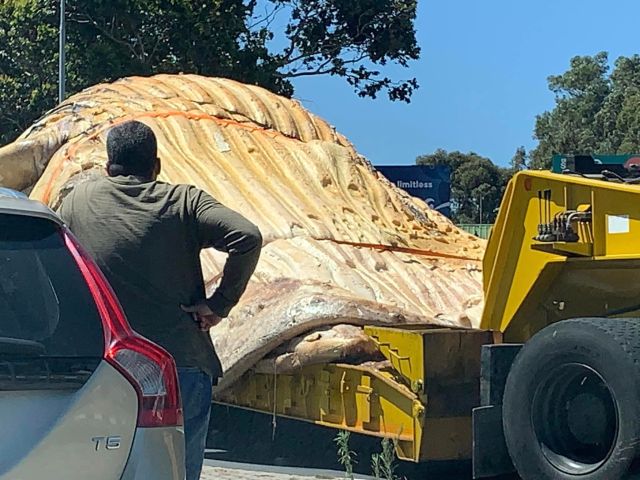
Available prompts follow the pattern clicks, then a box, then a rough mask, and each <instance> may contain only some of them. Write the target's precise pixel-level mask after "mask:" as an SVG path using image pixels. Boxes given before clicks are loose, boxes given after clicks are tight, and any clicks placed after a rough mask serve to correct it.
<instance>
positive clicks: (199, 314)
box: [180, 300, 223, 332]
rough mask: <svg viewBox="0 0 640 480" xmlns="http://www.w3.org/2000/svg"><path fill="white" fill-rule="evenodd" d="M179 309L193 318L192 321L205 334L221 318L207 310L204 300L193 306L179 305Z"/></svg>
mask: <svg viewBox="0 0 640 480" xmlns="http://www.w3.org/2000/svg"><path fill="white" fill-rule="evenodd" d="M180 308H182V310H184V311H185V312H187V313H190V314H191V315H192V316H193V319H194V320H195V321H196V322H197V323H198V325H199V327H200V330H202V331H204V332H206V331H208V330H209V329H210V328H212V327H215V326H216V325H218V324H219V323H220V322H221V321H222V320H223V318H222V317H219V316H218V315H216V314H215V313H213V311H212V310H211V309H210V308H209V305H207V302H205V301H204V300H201V301H199V302H198V303H196V304H195V305H180Z"/></svg>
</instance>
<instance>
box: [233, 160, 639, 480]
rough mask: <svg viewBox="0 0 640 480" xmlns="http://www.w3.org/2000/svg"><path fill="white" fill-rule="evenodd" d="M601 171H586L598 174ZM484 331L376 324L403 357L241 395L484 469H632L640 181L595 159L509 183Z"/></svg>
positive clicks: (591, 476) (289, 377)
mask: <svg viewBox="0 0 640 480" xmlns="http://www.w3.org/2000/svg"><path fill="white" fill-rule="evenodd" d="M585 172H587V173H585ZM483 268H484V300H485V307H484V312H483V316H482V325H481V329H480V330H463V329H450V328H421V329H411V328H405V327H402V328H381V327H366V328H365V330H366V332H367V333H368V335H370V336H371V338H373V339H374V340H375V342H376V343H377V345H378V347H379V350H380V352H381V353H382V354H383V355H384V356H385V357H386V358H387V360H388V361H389V362H390V364H391V365H392V368H387V369H384V370H379V369H375V368H370V367H367V366H356V365H345V364H325V365H317V366H309V367H306V368H303V369H302V370H301V371H299V372H297V373H295V374H286V375H285V374H280V375H267V374H257V373H256V374H253V375H250V376H246V377H245V378H244V379H243V380H241V381H240V382H238V383H237V384H236V385H235V386H234V388H233V391H232V392H231V394H230V396H229V397H228V398H230V399H231V400H230V402H229V403H230V404H231V405H233V406H236V407H242V408H247V409H251V410H255V411H259V412H264V413H269V414H275V415H279V416H284V417H289V418H293V419H299V420H305V421H310V422H314V423H316V424H318V425H324V426H329V427H335V428H338V429H345V430H349V431H352V432H358V433H363V434H368V435H374V436H379V437H388V438H391V439H394V440H396V445H397V454H398V456H399V457H400V458H401V459H405V460H410V461H414V462H421V461H430V460H455V459H470V458H471V459H473V462H472V464H473V474H474V478H485V477H490V476H494V475H498V474H504V473H509V472H513V471H517V472H518V474H519V475H520V476H521V477H522V478H523V479H525V480H529V479H531V480H533V479H535V480H543V479H567V480H568V479H582V480H615V479H618V478H623V477H624V475H625V474H626V472H627V471H628V469H629V466H630V464H631V462H632V460H633V459H634V458H635V457H636V454H637V453H638V449H639V447H640V321H639V320H636V319H634V318H632V317H633V315H634V314H637V312H638V311H640V180H639V179H636V178H632V175H625V172H622V171H619V170H615V169H612V168H610V167H609V166H607V165H597V164H595V163H593V162H592V164H591V165H590V167H589V168H587V169H584V170H583V171H565V172H564V173H562V174H560V173H552V172H542V171H525V172H521V173H518V174H516V175H515V176H514V177H513V179H512V180H511V181H510V183H509V185H508V187H507V189H506V192H505V195H504V198H503V200H502V205H501V207H500V211H499V215H498V218H497V220H496V223H495V226H494V228H493V231H492V233H491V237H490V239H489V243H488V247H487V250H486V254H485V257H484V265H483Z"/></svg>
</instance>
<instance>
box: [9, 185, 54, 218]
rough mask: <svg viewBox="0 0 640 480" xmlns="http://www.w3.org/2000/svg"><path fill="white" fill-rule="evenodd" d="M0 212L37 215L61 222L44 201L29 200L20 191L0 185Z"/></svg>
mask: <svg viewBox="0 0 640 480" xmlns="http://www.w3.org/2000/svg"><path fill="white" fill-rule="evenodd" d="M0 213H4V214H9V215H24V216H27V217H38V218H45V219H47V220H51V221H53V222H55V223H57V224H60V225H61V224H62V220H61V219H60V217H58V215H56V214H55V213H54V212H53V210H51V209H50V208H49V207H47V206H46V205H45V204H44V203H41V202H38V201H36V200H31V199H29V197H27V196H26V195H25V194H24V193H22V192H17V191H15V190H11V189H9V188H3V187H0Z"/></svg>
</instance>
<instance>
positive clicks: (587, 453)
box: [503, 318, 640, 480]
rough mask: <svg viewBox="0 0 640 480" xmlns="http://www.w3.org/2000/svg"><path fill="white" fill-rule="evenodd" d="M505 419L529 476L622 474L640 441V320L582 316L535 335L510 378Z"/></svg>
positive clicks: (603, 479) (599, 478)
mask: <svg viewBox="0 0 640 480" xmlns="http://www.w3.org/2000/svg"><path fill="white" fill-rule="evenodd" d="M503 424H504V433H505V439H506V443H507V447H508V450H509V454H510V456H511V458H512V460H513V463H514V465H515V467H516V469H517V471H518V473H519V474H520V476H521V477H522V478H523V479H524V480H543V479H554V480H555V479H558V480H573V479H580V480H616V479H620V478H622V477H623V476H624V475H625V474H626V472H627V470H628V469H629V466H630V464H631V462H632V461H633V459H634V457H635V455H636V453H637V451H638V442H639V441H640V319H638V320H631V319H603V318H580V319H575V320H566V321H563V322H558V323H555V324H553V325H550V326H548V327H547V328H545V329H543V330H541V331H540V332H539V333H537V334H536V335H535V336H534V337H533V338H531V339H530V340H529V342H527V343H526V344H525V345H524V347H523V348H522V350H521V351H520V353H519V354H518V356H517V357H516V359H515V361H514V363H513V366H512V368H511V371H510V372H509V376H508V377H507V383H506V386H505V392H504V398H503Z"/></svg>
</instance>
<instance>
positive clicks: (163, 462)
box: [121, 427, 185, 480]
mask: <svg viewBox="0 0 640 480" xmlns="http://www.w3.org/2000/svg"><path fill="white" fill-rule="evenodd" d="M184 475H185V473H184V430H183V429H182V427H168V428H138V430H137V431H136V436H135V438H134V441H133V447H132V449H131V455H130V456H129V461H128V462H127V466H126V468H125V470H124V473H123V474H122V479H121V480H147V479H154V480H181V479H183V478H184Z"/></svg>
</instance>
